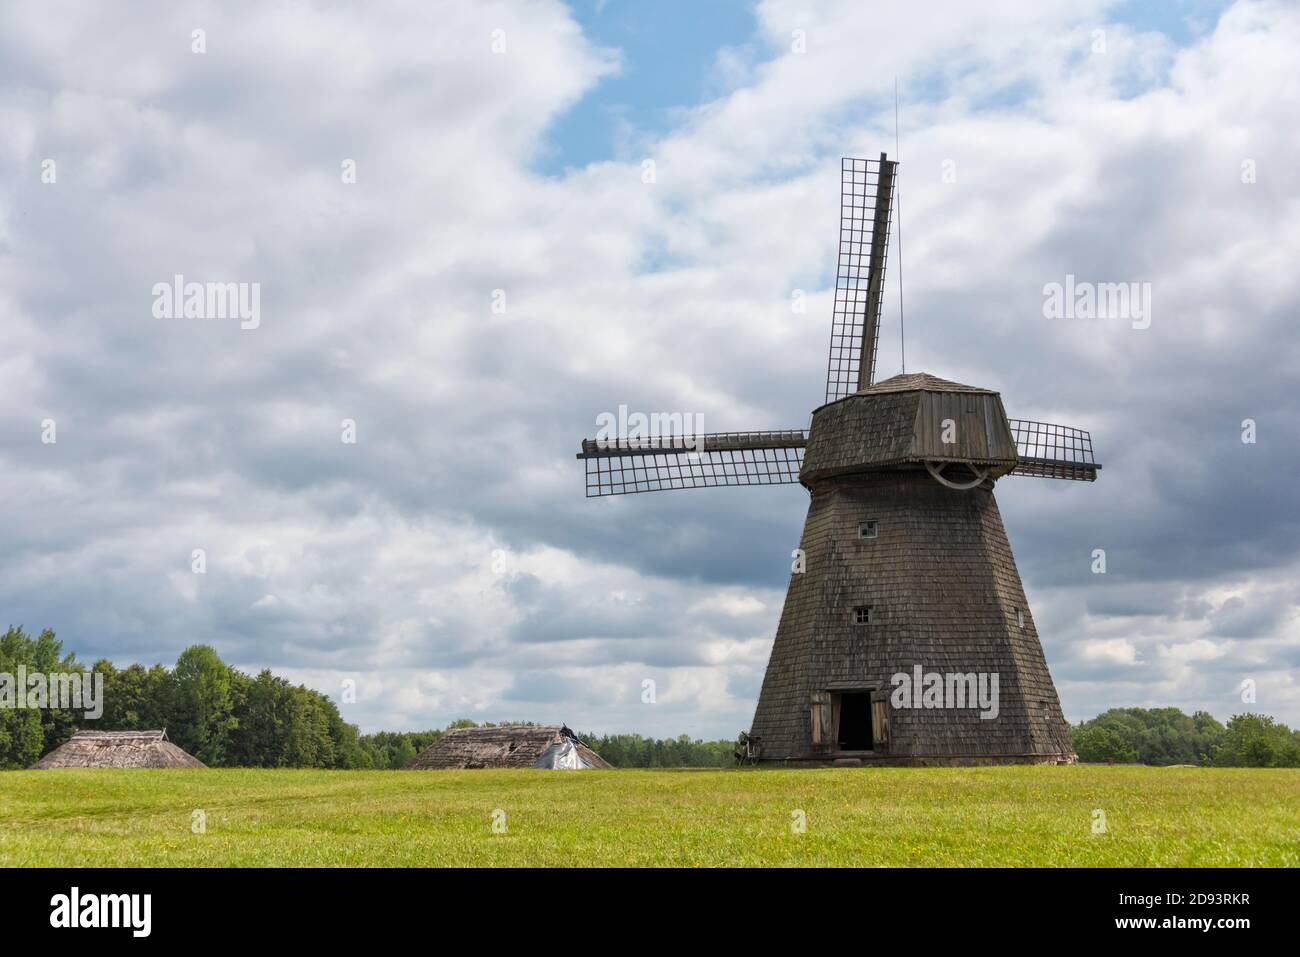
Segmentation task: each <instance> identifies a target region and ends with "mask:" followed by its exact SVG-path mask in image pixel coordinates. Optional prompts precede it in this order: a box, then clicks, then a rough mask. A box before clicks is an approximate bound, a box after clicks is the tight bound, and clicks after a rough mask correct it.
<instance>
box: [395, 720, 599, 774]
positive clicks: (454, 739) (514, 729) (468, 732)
mask: <svg viewBox="0 0 1300 957" xmlns="http://www.w3.org/2000/svg"><path fill="white" fill-rule="evenodd" d="M608 767H612V765H611V764H610V763H609V762H608V761H606V760H605V759H604V758H602V757H601V756H600V755H599V754H597V753H596V752H595V751H593V750H591V748H589V747H587V746H586V745H585V744H583V743H582V742H581V741H579V740H578V736H577V735H575V734H574V733H573V732H572V731H570V730H569V729H568V728H567V727H565V726H564V725H560V724H542V725H511V726H507V727H502V728H457V729H456V730H455V731H448V732H446V733H445V734H444V735H443V736H442V737H441V738H439V739H438V740H437V741H435V742H434V743H433V744H432V745H430V746H429V747H428V748H425V749H424V750H423V751H421V752H420V753H419V754H417V755H416V756H415V758H414V759H413V760H412V761H411V763H410V764H408V765H407V766H406V769H407V770H408V771H432V770H446V769H454V768H543V769H547V770H575V771H576V770H586V769H590V768H608Z"/></svg>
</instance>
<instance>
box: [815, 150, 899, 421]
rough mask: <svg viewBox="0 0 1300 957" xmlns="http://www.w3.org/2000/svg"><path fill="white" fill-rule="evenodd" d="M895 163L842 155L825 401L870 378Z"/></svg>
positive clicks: (855, 388) (854, 389) (863, 384)
mask: <svg viewBox="0 0 1300 957" xmlns="http://www.w3.org/2000/svg"><path fill="white" fill-rule="evenodd" d="M897 167H898V164H897V163H895V162H891V161H890V160H888V159H886V158H885V154H884V153H881V154H880V159H879V160H865V159H853V158H851V157H845V158H844V159H842V160H840V246H839V255H838V258H837V261H836V267H835V314H834V318H833V319H832V320H831V347H830V359H829V361H828V363H827V368H826V401H827V402H834V401H835V400H836V399H842V398H843V397H844V396H846V395H852V394H853V393H854V392H857V391H858V390H859V389H864V388H866V387H867V386H869V385H871V383H872V381H873V380H874V376H875V368H876V348H877V345H878V343H879V342H880V306H881V299H882V297H883V294H884V288H885V259H886V255H887V253H888V249H889V224H890V220H891V213H892V207H893V195H894V179H895V176H896V172H897Z"/></svg>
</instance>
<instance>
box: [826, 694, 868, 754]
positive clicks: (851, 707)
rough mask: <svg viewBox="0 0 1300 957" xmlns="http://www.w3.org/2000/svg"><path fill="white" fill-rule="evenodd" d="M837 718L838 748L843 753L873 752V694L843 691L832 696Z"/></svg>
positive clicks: (836, 734) (832, 705) (832, 704)
mask: <svg viewBox="0 0 1300 957" xmlns="http://www.w3.org/2000/svg"><path fill="white" fill-rule="evenodd" d="M831 707H832V709H833V712H834V714H835V716H836V721H835V736H836V746H837V747H838V748H839V750H841V751H870V750H872V741H873V734H872V728H871V692H870V691H842V692H838V693H836V694H833V695H832V696H831Z"/></svg>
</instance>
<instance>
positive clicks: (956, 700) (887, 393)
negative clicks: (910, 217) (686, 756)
mask: <svg viewBox="0 0 1300 957" xmlns="http://www.w3.org/2000/svg"><path fill="white" fill-rule="evenodd" d="M896 172H897V164H896V163H895V162H892V161H890V160H889V159H887V157H886V156H885V154H883V153H882V154H881V156H880V159H879V160H861V159H845V160H843V161H842V164H841V214H840V248H839V265H838V268H837V270H836V281H835V310H834V319H833V322H832V327H831V343H830V362H829V365H828V372H827V383H826V402H825V404H824V405H822V406H820V407H819V408H817V409H815V410H814V411H813V414H812V423H811V426H810V428H809V429H808V430H801V429H789V430H784V431H767V432H729V433H713V434H708V435H697V436H682V435H679V436H672V435H664V436H653V437H646V436H631V437H628V436H622V437H617V438H613V439H605V440H595V439H588V440H585V441H584V442H583V443H582V451H581V452H580V453H579V455H578V458H580V459H583V460H584V461H585V463H586V474H587V495H588V496H604V495H622V494H628V493H632V492H650V491H659V490H667V489H679V488H699V487H708V486H717V485H770V484H779V483H793V482H796V481H797V482H800V483H802V484H803V485H804V486H805V487H806V488H807V489H808V491H809V493H810V494H811V503H810V505H809V508H808V518H807V521H806V522H805V524H804V531H803V538H802V540H801V542H800V549H801V552H800V553H799V554H801V555H802V559H803V560H802V568H800V567H798V563H797V564H796V568H795V571H794V573H793V574H792V575H791V578H790V586H789V592H788V593H787V595H786V599H785V608H784V610H783V611H782V613H781V622H780V625H779V627H778V629H777V633H776V640H775V643H774V644H773V646H772V654H771V658H770V659H769V661H768V665H767V672H766V674H765V676H764V679H763V687H762V691H761V692H760V694H759V699H758V707H757V710H756V711H755V714H754V721H753V725H752V727H751V731H750V734H749V740H750V747H751V753H752V754H753V756H755V757H756V758H757V759H758V760H761V761H784V762H820V763H829V762H832V761H834V762H838V763H849V764H853V763H863V764H865V763H885V764H977V763H1021V762H1033V763H1039V762H1070V761H1073V760H1075V756H1074V753H1073V751H1072V749H1071V746H1070V736H1069V726H1068V725H1067V723H1066V721H1065V718H1064V716H1063V714H1062V713H1061V705H1060V702H1059V700H1058V699H1057V695H1056V689H1055V687H1054V686H1053V684H1052V678H1051V675H1050V674H1049V673H1048V670H1047V663H1046V660H1045V658H1044V656H1043V649H1042V646H1041V645H1040V644H1039V641H1038V633H1037V630H1036V629H1035V627H1034V619H1033V616H1032V615H1031V614H1030V611H1029V606H1028V603H1027V602H1026V600H1025V593H1024V588H1023V587H1022V585H1021V583H1020V574H1019V572H1018V571H1017V570H1016V563H1015V560H1014V558H1013V557H1012V554H1011V547H1010V545H1009V544H1008V543H1007V536H1006V531H1005V529H1004V528H1003V526H1002V518H1001V515H1000V514H999V512H998V506H997V502H996V501H995V500H994V498H993V485H994V483H995V482H996V481H997V480H998V479H1000V478H1002V477H1003V476H1005V475H1028V476H1035V477H1039V478H1056V479H1075V480H1082V481H1093V480H1095V479H1096V477H1097V471H1098V470H1099V469H1100V468H1101V466H1100V465H1098V464H1097V463H1096V461H1095V459H1094V457H1093V452H1092V440H1091V438H1090V436H1089V435H1088V433H1087V432H1085V431H1083V430H1081V429H1072V428H1067V427H1064V426H1059V425H1050V424H1047V423H1042V422H1030V421H1025V420H1021V419H1008V418H1007V414H1006V411H1005V410H1004V409H1003V407H1002V399H1001V397H1000V396H999V395H998V393H996V392H992V391H990V390H988V389H980V388H976V387H974V386H967V385H961V384H958V383H955V382H949V381H946V380H944V379H940V378H937V377H935V376H932V375H928V374H925V373H916V374H909V375H898V376H894V377H893V378H891V379H886V380H884V381H882V382H875V381H874V371H875V360H876V347H877V343H878V340H879V335H880V323H879V319H880V306H881V296H882V291H883V285H884V273H885V254H886V250H887V248H888V243H889V227H890V214H891V209H892V205H893V204H892V198H893V195H894V183H895V176H896Z"/></svg>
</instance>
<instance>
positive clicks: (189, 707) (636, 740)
mask: <svg viewBox="0 0 1300 957" xmlns="http://www.w3.org/2000/svg"><path fill="white" fill-rule="evenodd" d="M20 666H24V667H25V668H26V670H27V672H28V673H29V674H30V673H35V672H40V673H43V674H46V675H51V674H56V673H60V672H63V673H81V674H83V675H84V674H87V673H90V674H93V673H96V672H98V673H99V674H102V675H103V681H104V689H103V714H102V715H101V716H100V718H99V719H98V720H93V721H91V720H86V718H85V717H84V713H83V712H82V711H78V710H61V709H57V708H50V707H42V708H15V707H0V768H25V767H29V766H31V765H32V764H34V763H35V762H36V761H37V760H39V759H40V757H41V756H42V755H44V754H47V753H49V752H50V751H52V750H54V749H55V748H57V747H58V746H59V745H61V744H63V743H64V742H65V741H67V740H68V738H70V737H71V736H72V733H73V732H74V731H76V730H78V729H79V728H88V729H95V730H101V731H145V730H157V729H159V728H166V729H167V736H168V737H169V738H171V740H172V741H174V742H175V743H176V744H177V745H178V746H180V747H181V748H184V749H185V750H186V751H188V752H189V753H190V754H192V755H194V756H195V757H196V758H198V759H199V760H200V761H202V762H203V763H204V764H207V765H209V766H211V767H259V768H401V767H404V766H405V765H406V764H407V763H409V762H410V760H411V759H412V758H414V757H415V756H416V755H417V754H418V753H419V752H420V751H422V750H424V749H425V748H427V747H428V746H429V745H431V744H433V743H434V742H435V741H437V740H438V738H439V737H440V736H441V735H442V734H443V731H442V730H429V731H380V732H377V733H375V734H361V733H360V732H359V731H358V729H357V727H356V725H353V724H349V723H347V722H346V721H344V720H343V718H342V716H341V715H340V714H339V710H338V707H337V706H336V705H335V704H334V702H333V701H331V700H330V699H329V697H328V696H327V695H324V694H322V693H321V692H319V691H315V690H313V689H311V688H308V687H305V686H304V685H295V684H292V683H290V682H289V681H288V680H286V679H284V678H281V677H279V676H277V675H274V674H272V673H271V671H269V670H263V671H261V672H259V673H258V674H256V675H249V674H246V673H245V672H243V671H240V670H239V669H237V668H233V667H231V666H229V665H227V664H226V663H225V662H223V661H222V660H221V658H220V657H219V656H218V655H217V653H216V651H214V650H213V649H212V648H211V647H209V646H207V645H192V646H191V647H189V648H186V649H185V650H184V651H182V652H181V654H180V657H178V658H177V659H176V664H175V666H173V667H172V668H167V667H165V666H163V665H153V666H152V667H149V668H146V667H145V666H144V665H139V664H133V665H130V666H128V667H126V668H117V667H116V666H115V665H114V664H113V663H112V662H111V661H109V660H107V659H101V660H99V661H96V662H95V663H94V664H93V665H91V666H90V667H89V668H87V667H86V666H85V665H84V664H82V663H81V662H79V661H78V660H77V656H76V654H75V653H73V652H70V651H69V652H66V653H65V652H64V650H63V643H62V642H61V641H59V640H58V639H57V638H56V637H55V635H54V632H53V631H51V630H49V629H46V630H44V631H42V632H41V633H40V634H39V635H37V636H35V637H32V636H31V635H28V634H27V633H26V632H24V631H23V629H22V628H12V627H11V628H10V629H9V630H8V631H7V632H5V634H4V636H3V637H0V674H8V675H15V674H17V673H18V670H19V667H20ZM503 723H513V724H528V723H530V722H503ZM491 726H492V725H491V724H485V725H479V724H476V723H475V722H473V721H469V720H460V721H454V722H452V723H451V724H450V725H448V727H447V730H451V729H454V728H465V727H491ZM1071 736H1072V738H1073V742H1074V750H1075V751H1076V752H1077V753H1078V755H1079V759H1080V760H1081V761H1086V762H1094V763H1119V764H1129V763H1138V764H1154V765H1170V764H1193V765H1199V766H1203V767H1300V731H1292V730H1291V729H1290V728H1289V727H1287V726H1286V725H1285V724H1282V723H1281V722H1278V721H1275V720H1274V719H1273V718H1271V717H1268V716H1267V715H1259V714H1253V713H1246V714H1239V715H1235V716H1234V717H1233V718H1232V719H1231V720H1230V721H1228V723H1227V725H1226V726H1225V725H1223V724H1222V723H1220V722H1219V721H1218V720H1217V719H1215V718H1214V717H1213V716H1212V715H1210V714H1207V713H1206V712H1204V711H1197V712H1196V713H1194V714H1191V715H1187V714H1184V713H1183V712H1182V711H1180V710H1178V709H1177V708H1150V709H1147V708H1114V709H1112V710H1110V711H1107V712H1105V713H1104V714H1100V715H1098V716H1097V717H1095V718H1093V719H1092V720H1091V721H1084V722H1082V723H1080V724H1079V725H1077V726H1075V727H1073V728H1072V729H1071ZM579 737H580V738H581V739H582V740H583V741H584V742H585V743H586V744H587V745H588V746H589V747H591V748H592V750H594V751H595V752H596V753H597V754H599V755H600V756H601V757H603V758H604V759H605V760H606V761H608V762H609V763H610V764H612V765H614V766H615V767H619V768H682V767H695V768H708V767H728V766H730V765H731V764H732V763H733V758H732V751H733V750H734V748H735V745H734V743H733V742H731V741H703V740H700V739H698V738H696V739H692V738H691V737H689V736H688V735H681V736H680V737H677V738H664V739H656V738H648V737H644V736H642V735H639V734H606V735H598V734H580V735H579Z"/></svg>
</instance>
